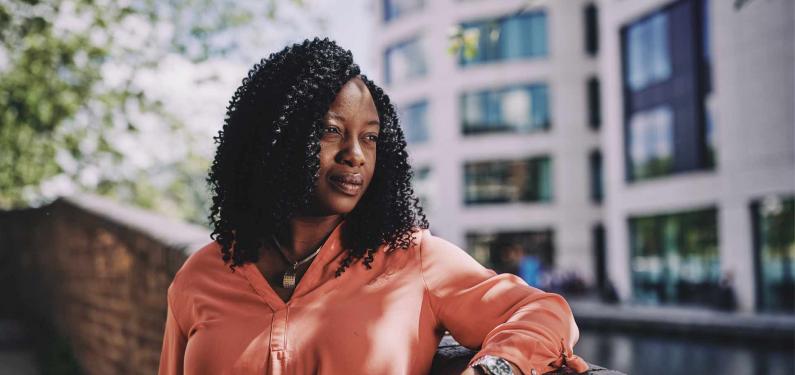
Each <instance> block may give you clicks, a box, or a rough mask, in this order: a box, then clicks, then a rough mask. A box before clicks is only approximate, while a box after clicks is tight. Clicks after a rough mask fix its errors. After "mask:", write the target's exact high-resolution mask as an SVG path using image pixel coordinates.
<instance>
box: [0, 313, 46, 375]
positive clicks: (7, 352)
mask: <svg viewBox="0 0 795 375" xmlns="http://www.w3.org/2000/svg"><path fill="white" fill-rule="evenodd" d="M37 374H39V370H38V368H37V366H36V358H35V356H34V353H33V350H32V348H31V344H30V342H29V340H28V337H27V335H26V333H25V329H24V326H23V325H22V323H20V322H18V321H15V320H0V375H37Z"/></svg>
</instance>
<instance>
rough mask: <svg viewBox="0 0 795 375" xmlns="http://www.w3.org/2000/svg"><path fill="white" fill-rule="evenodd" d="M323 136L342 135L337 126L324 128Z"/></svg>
mask: <svg viewBox="0 0 795 375" xmlns="http://www.w3.org/2000/svg"><path fill="white" fill-rule="evenodd" d="M323 134H324V135H325V134H340V129H339V128H337V127H336V126H327V127H325V128H323Z"/></svg>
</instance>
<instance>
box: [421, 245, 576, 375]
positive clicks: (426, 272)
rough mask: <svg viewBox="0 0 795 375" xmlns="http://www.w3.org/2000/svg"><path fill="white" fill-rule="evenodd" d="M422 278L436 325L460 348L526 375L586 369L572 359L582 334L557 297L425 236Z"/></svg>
mask: <svg viewBox="0 0 795 375" xmlns="http://www.w3.org/2000/svg"><path fill="white" fill-rule="evenodd" d="M420 260H421V263H422V267H421V268H422V272H421V273H422V277H423V280H424V282H425V286H426V288H427V289H428V294H429V296H430V297H429V298H430V304H431V308H432V309H433V311H434V313H435V314H436V318H437V320H438V322H439V323H440V324H441V325H443V326H444V328H445V329H447V330H448V331H450V334H451V335H452V336H453V338H455V339H456V340H457V341H458V342H459V343H461V345H463V346H466V347H468V348H471V349H474V350H478V349H479V351H478V352H477V354H475V356H474V357H473V358H472V360H471V361H470V364H472V363H474V362H475V361H476V360H477V359H478V358H480V357H482V356H484V355H487V354H489V355H495V356H499V357H502V358H504V359H506V360H508V361H510V362H512V363H513V364H515V365H516V366H517V367H519V369H520V370H521V371H522V372H523V373H524V374H525V375H530V374H543V373H546V372H549V371H554V370H555V369H557V368H559V367H561V366H562V365H564V364H565V365H566V366H568V367H570V368H572V369H573V370H576V371H577V372H584V371H586V370H588V364H587V363H586V362H585V361H583V360H582V358H579V357H577V356H575V355H574V353H573V347H574V344H575V343H576V342H577V340H578V339H579V330H578V329H577V324H576V323H575V322H574V316H573V315H572V312H571V309H570V308H569V305H568V303H566V301H565V300H564V299H563V297H561V296H560V295H558V294H554V293H546V292H544V291H542V290H540V289H537V288H534V287H531V286H529V285H527V283H525V282H524V280H522V279H521V278H520V277H518V276H516V275H512V274H500V275H498V274H497V273H496V272H494V271H493V270H490V269H487V268H485V267H483V266H482V265H480V263H478V262H477V261H476V260H475V259H473V258H472V257H471V256H469V254H467V253H466V252H465V251H464V250H462V249H461V248H459V247H457V246H456V245H454V244H452V243H450V242H448V241H446V240H444V239H442V238H439V237H436V236H433V235H432V234H431V233H430V231H428V230H424V231H423V238H422V239H421V243H420Z"/></svg>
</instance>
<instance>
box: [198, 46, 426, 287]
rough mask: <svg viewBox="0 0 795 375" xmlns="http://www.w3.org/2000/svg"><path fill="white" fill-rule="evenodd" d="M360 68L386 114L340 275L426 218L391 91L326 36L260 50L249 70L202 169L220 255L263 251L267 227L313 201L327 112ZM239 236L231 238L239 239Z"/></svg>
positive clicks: (235, 259)
mask: <svg viewBox="0 0 795 375" xmlns="http://www.w3.org/2000/svg"><path fill="white" fill-rule="evenodd" d="M357 76H358V77H360V78H361V79H362V81H363V82H364V83H365V85H366V86H367V87H368V89H369V90H370V94H371V95H372V97H373V101H374V103H375V106H376V109H377V111H378V116H379V120H380V126H381V129H380V135H379V139H378V147H377V149H376V166H375V172H374V175H373V178H372V181H371V183H370V185H369V187H368V188H367V190H366V191H365V193H364V195H363V196H362V198H361V200H360V201H359V202H358V203H357V205H356V206H355V207H354V209H353V210H352V211H351V212H350V213H348V214H346V215H345V218H346V226H345V230H344V233H343V236H342V237H343V245H344V246H345V248H346V249H347V252H348V254H347V255H346V256H345V258H344V259H343V260H342V262H341V264H340V266H339V268H338V269H337V272H336V275H337V276H339V275H341V274H342V273H343V272H344V271H345V269H346V268H347V267H348V266H349V265H350V264H351V263H353V262H355V261H357V260H359V259H364V261H363V264H364V266H365V267H366V268H368V269H369V268H370V267H371V266H370V263H371V262H372V261H373V256H374V255H375V252H376V249H377V248H378V247H379V246H381V245H383V244H386V245H388V246H389V247H390V248H403V249H405V248H408V247H409V246H411V244H412V242H413V241H412V240H413V238H412V234H411V233H412V231H413V230H415V229H417V228H428V220H427V219H426V217H425V214H424V212H423V210H422V207H421V206H420V203H419V200H418V199H417V197H416V196H415V194H414V191H413V189H412V187H411V178H412V174H413V173H412V170H411V166H410V165H409V163H408V160H407V159H408V154H407V153H406V141H405V137H404V135H403V131H402V130H401V128H400V125H399V123H398V117H397V115H396V112H395V107H394V106H393V105H392V104H391V103H390V100H389V96H387V95H386V94H385V93H384V91H383V90H382V89H381V88H380V87H378V86H376V85H375V83H373V82H372V81H371V80H370V79H368V78H367V77H366V76H365V75H363V74H361V73H360V70H359V66H358V65H356V64H355V63H354V62H353V55H352V54H351V52H350V51H348V50H345V49H343V48H341V47H340V46H338V45H337V44H336V43H335V42H334V41H331V40H329V39H328V38H325V39H322V40H321V39H319V38H315V39H313V40H305V41H304V42H303V43H300V44H293V45H292V46H288V47H285V48H284V49H283V50H281V51H279V52H277V53H273V54H271V55H270V56H269V57H268V58H266V59H262V60H261V61H260V62H259V63H258V64H256V65H254V67H253V68H252V69H251V70H250V71H249V72H248V76H247V77H246V78H244V79H243V81H242V84H241V86H240V87H239V88H238V89H237V91H236V92H235V94H234V96H233V97H232V99H231V100H230V102H229V106H228V107H227V113H226V118H225V120H224V126H223V129H222V130H220V131H219V132H218V136H216V137H213V139H214V141H215V143H217V144H218V148H217V150H216V153H215V159H214V160H213V163H212V166H211V167H210V172H209V175H208V177H207V179H206V181H207V183H208V185H209V187H210V190H211V191H212V192H214V195H213V196H212V206H211V208H210V215H209V216H208V217H209V220H210V222H211V224H212V226H213V232H212V234H211V236H210V237H211V238H212V239H213V240H214V241H216V242H218V243H219V244H220V245H221V246H222V253H223V260H224V262H225V263H227V264H230V263H231V264H230V265H229V267H230V268H231V269H232V270H233V271H234V268H235V267H236V266H241V265H243V264H245V263H247V262H256V261H257V260H258V259H259V252H258V251H259V248H260V247H261V246H262V245H263V244H264V243H265V241H266V239H267V238H269V237H270V235H271V234H275V233H278V232H281V231H283V230H285V229H286V226H287V225H288V223H289V219H290V218H292V217H294V216H295V215H297V213H298V212H299V211H300V209H301V208H304V207H307V206H308V205H309V204H310V202H311V197H312V194H313V191H314V188H315V182H316V180H317V178H318V170H319V168H320V162H319V158H318V153H319V151H320V138H321V135H322V133H321V132H322V129H323V127H324V124H323V116H324V115H325V114H326V112H327V111H328V109H329V107H330V106H331V103H332V102H333V101H334V98H335V97H336V95H337V93H338V92H339V91H340V89H341V88H342V86H343V85H344V84H345V83H346V82H348V81H349V80H350V79H352V78H354V77H357ZM233 245H234V246H233Z"/></svg>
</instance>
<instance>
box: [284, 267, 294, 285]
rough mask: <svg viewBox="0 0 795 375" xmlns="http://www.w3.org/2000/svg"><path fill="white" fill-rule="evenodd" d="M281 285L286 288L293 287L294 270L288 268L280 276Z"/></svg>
mask: <svg viewBox="0 0 795 375" xmlns="http://www.w3.org/2000/svg"><path fill="white" fill-rule="evenodd" d="M282 287H284V288H287V289H293V288H295V270H293V269H288V270H287V271H285V272H284V276H282Z"/></svg>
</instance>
